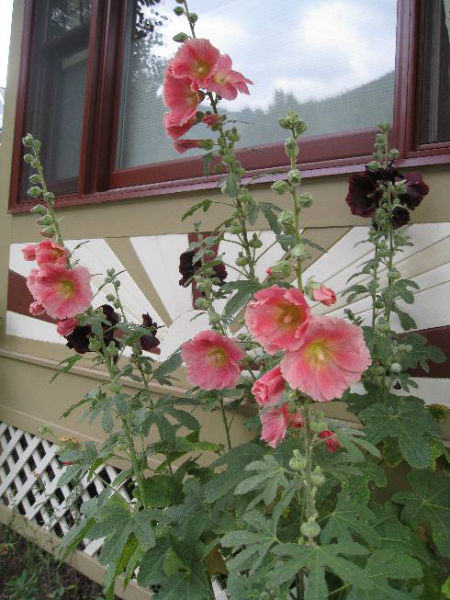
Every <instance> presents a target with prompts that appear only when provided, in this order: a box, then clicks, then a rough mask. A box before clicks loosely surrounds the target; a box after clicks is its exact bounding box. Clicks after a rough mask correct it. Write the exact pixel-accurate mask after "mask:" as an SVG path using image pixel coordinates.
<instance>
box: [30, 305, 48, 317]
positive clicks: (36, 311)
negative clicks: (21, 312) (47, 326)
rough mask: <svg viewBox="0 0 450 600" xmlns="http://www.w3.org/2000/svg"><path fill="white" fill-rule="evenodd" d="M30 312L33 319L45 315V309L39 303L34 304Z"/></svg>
mask: <svg viewBox="0 0 450 600" xmlns="http://www.w3.org/2000/svg"><path fill="white" fill-rule="evenodd" d="M28 310H29V312H30V315H32V316H33V317H38V316H39V315H43V314H45V308H44V307H43V306H42V304H39V302H32V303H31V304H30V308H29V309H28Z"/></svg>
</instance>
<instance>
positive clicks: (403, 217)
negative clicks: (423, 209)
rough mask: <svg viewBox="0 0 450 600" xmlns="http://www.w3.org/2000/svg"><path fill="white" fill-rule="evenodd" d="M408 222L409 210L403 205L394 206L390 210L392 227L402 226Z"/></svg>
mask: <svg viewBox="0 0 450 600" xmlns="http://www.w3.org/2000/svg"><path fill="white" fill-rule="evenodd" d="M407 223H409V211H408V209H407V208H404V207H403V206H396V207H395V208H394V210H393V212H392V225H393V226H394V229H398V228H399V227H402V225H406V224H407Z"/></svg>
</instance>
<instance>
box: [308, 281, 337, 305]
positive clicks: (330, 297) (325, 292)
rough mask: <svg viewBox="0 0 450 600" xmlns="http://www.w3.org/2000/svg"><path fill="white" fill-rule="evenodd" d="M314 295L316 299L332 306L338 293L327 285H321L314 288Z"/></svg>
mask: <svg viewBox="0 0 450 600" xmlns="http://www.w3.org/2000/svg"><path fill="white" fill-rule="evenodd" d="M312 296H313V298H314V300H317V302H321V303H322V304H324V305H325V306H331V305H332V304H335V302H336V294H335V293H334V292H333V290H332V289H330V288H329V287H326V286H325V285H321V286H320V287H319V288H315V289H313V290H312Z"/></svg>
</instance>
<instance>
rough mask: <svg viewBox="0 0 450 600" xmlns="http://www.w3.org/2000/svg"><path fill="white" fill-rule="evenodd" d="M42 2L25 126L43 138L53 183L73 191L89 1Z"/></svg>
mask: <svg viewBox="0 0 450 600" xmlns="http://www.w3.org/2000/svg"><path fill="white" fill-rule="evenodd" d="M44 3H45V5H46V6H45V10H44V9H43V8H41V7H40V6H39V3H38V5H37V8H38V10H37V11H36V18H37V19H36V34H35V38H34V42H33V49H32V63H31V68H30V72H31V80H30V84H29V85H30V87H29V89H30V97H29V101H28V106H27V114H26V130H27V131H30V132H31V133H32V134H33V135H34V136H36V137H39V138H40V139H41V140H42V143H43V147H42V152H43V162H44V167H45V170H46V174H47V178H48V180H49V182H50V183H51V185H52V188H53V189H55V191H56V192H58V193H62V192H73V191H76V189H77V177H78V172H79V164H80V150H81V131H82V121H83V107H84V95H85V85H86V71H87V58H88V41H89V20H90V1H89V0H76V1H75V0H46V1H45V2H44ZM27 175H28V173H25V174H24V177H27ZM24 185H27V182H26V180H24Z"/></svg>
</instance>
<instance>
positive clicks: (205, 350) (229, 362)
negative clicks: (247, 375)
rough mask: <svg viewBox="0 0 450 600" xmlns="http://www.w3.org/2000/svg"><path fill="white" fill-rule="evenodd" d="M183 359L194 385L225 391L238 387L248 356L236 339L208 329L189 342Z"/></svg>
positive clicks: (183, 353) (183, 348) (186, 344)
mask: <svg viewBox="0 0 450 600" xmlns="http://www.w3.org/2000/svg"><path fill="white" fill-rule="evenodd" d="M181 356H182V358H183V361H184V363H185V364H186V368H187V376H188V380H189V383H190V384H191V385H196V386H198V387H200V388H202V389H203V390H222V389H224V388H229V387H234V386H235V385H236V383H237V381H238V379H239V376H240V370H239V361H240V360H241V359H242V358H243V356H244V353H243V352H242V350H241V349H240V348H239V346H238V345H237V344H235V343H234V342H233V341H232V340H230V339H228V338H227V337H225V336H224V335H221V334H220V333H217V331H210V330H208V331H202V332H201V333H199V334H198V335H196V336H195V338H194V339H192V340H191V341H189V342H185V343H184V344H183V345H182V346H181Z"/></svg>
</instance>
